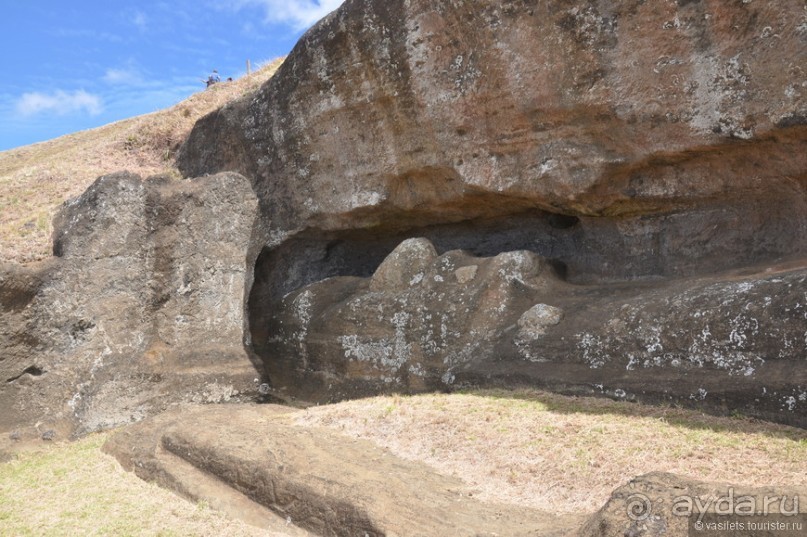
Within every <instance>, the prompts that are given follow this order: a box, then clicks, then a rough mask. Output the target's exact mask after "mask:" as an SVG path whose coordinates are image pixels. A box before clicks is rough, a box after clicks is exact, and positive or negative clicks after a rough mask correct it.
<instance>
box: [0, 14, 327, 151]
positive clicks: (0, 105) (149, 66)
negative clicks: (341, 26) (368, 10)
mask: <svg viewBox="0 0 807 537" xmlns="http://www.w3.org/2000/svg"><path fill="white" fill-rule="evenodd" d="M341 3H342V0H285V1H284V0H165V1H152V0H146V1H140V2H131V1H125V2H124V1H118V0H105V1H100V0H89V1H83V0H76V1H73V2H65V1H64V0H59V1H55V0H27V1H15V0H3V6H2V10H1V11H0V50H2V51H3V52H2V54H0V58H2V59H3V66H2V70H3V71H4V73H5V75H4V76H5V82H4V83H3V85H2V87H0V151H2V150H5V149H10V148H13V147H17V146H21V145H27V144H30V143H34V142H38V141H43V140H48V139H51V138H55V137H57V136H61V135H63V134H67V133H70V132H75V131H78V130H83V129H88V128H92V127H97V126H100V125H105V124H107V123H110V122H112V121H117V120H119V119H124V118H127V117H132V116H136V115H140V114H145V113H148V112H153V111H155V110H159V109H161V108H165V107H167V106H171V105H173V104H176V103H177V102H179V101H181V100H182V99H184V98H186V97H187V96H189V95H191V94H192V93H194V92H196V91H200V90H201V89H203V88H204V84H203V83H202V82H201V81H200V79H203V78H206V77H207V75H208V74H209V72H210V71H211V70H212V69H218V71H219V73H220V74H221V76H222V77H223V78H226V77H228V76H232V77H238V76H241V75H243V74H244V72H245V71H246V61H247V59H249V60H251V61H252V62H253V65H255V64H259V63H261V62H264V61H267V60H272V59H274V58H277V57H279V56H284V55H286V54H288V53H289V51H290V50H291V49H292V47H293V46H294V43H295V42H296V41H297V39H299V37H300V36H301V35H302V33H303V32H304V31H305V30H306V29H307V28H308V27H310V26H311V25H312V24H313V23H314V22H316V21H317V20H319V19H320V18H321V17H322V16H324V15H325V14H327V13H328V12H330V11H332V10H334V9H336V8H337V7H338V6H339V5H340V4H341Z"/></svg>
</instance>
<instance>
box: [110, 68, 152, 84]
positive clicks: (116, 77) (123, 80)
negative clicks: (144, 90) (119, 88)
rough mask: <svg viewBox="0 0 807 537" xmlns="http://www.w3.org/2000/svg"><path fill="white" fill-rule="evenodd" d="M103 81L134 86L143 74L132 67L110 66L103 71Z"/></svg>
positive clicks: (139, 81)
mask: <svg viewBox="0 0 807 537" xmlns="http://www.w3.org/2000/svg"><path fill="white" fill-rule="evenodd" d="M104 82H106V83H107V84H116V85H127V86H136V85H139V84H141V83H142V82H143V75H142V74H141V73H140V71H138V70H137V69H135V68H134V67H124V68H122V69H115V68H110V69H107V70H106V73H104Z"/></svg>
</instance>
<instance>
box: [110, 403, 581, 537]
mask: <svg viewBox="0 0 807 537" xmlns="http://www.w3.org/2000/svg"><path fill="white" fill-rule="evenodd" d="M290 412H293V411H291V410H290V409H289V408H286V407H273V406H270V405H262V406H248V405H241V406H239V407H238V408H233V407H221V406H210V407H207V408H204V409H195V410H193V411H191V412H187V411H185V412H181V413H165V414H163V415H161V416H159V417H157V418H156V419H151V420H149V421H147V422H144V423H141V424H138V425H135V426H132V427H129V428H127V429H124V430H122V431H121V432H119V433H118V434H116V435H115V436H114V437H113V438H112V439H111V440H110V442H109V443H107V445H106V447H105V450H106V451H107V452H109V453H111V454H113V455H114V456H115V457H117V458H118V460H119V461H120V462H121V464H122V465H123V466H124V467H125V468H127V469H129V470H131V471H134V472H135V473H136V474H137V475H139V476H141V477H142V478H144V479H147V480H151V481H156V482H158V483H160V484H162V485H163V486H168V487H169V488H173V489H174V490H176V491H178V492H180V493H182V494H184V495H186V496H190V497H191V498H192V499H194V500H200V499H206V497H205V496H204V491H203V490H202V491H201V492H200V483H201V485H202V487H204V486H205V485H206V484H207V483H208V479H209V478H213V479H215V480H217V481H218V482H219V483H220V484H221V485H224V486H227V487H229V488H231V489H234V490H235V491H237V493H238V494H239V495H241V496H242V501H241V509H239V510H238V512H242V510H243V507H244V506H249V505H253V506H254V504H258V505H260V506H263V507H264V508H266V509H269V510H271V511H272V512H273V513H275V516H277V517H280V520H284V521H291V522H292V523H293V524H294V525H295V526H298V527H300V528H303V529H304V530H309V531H311V532H313V533H314V534H315V535H323V536H340V535H344V536H356V535H371V536H380V535H389V536H406V535H419V536H431V535H434V536H443V535H457V536H491V537H492V536H494V535H510V536H519V535H523V536H527V535H532V536H539V535H540V536H553V535H557V536H560V535H568V534H569V533H570V532H571V531H573V530H575V529H577V528H578V527H579V526H580V525H581V524H582V522H583V519H584V516H583V515H582V514H581V515H579V516H574V515H572V516H570V515H563V516H558V515H553V514H550V513H543V512H540V511H535V510H532V509H527V508H523V507H515V506H508V505H494V504H486V503H482V502H479V501H478V500H476V499H474V498H473V497H472V495H471V494H470V491H469V490H468V489H467V487H466V485H465V484H464V483H462V482H461V481H459V480H458V479H454V478H449V477H445V476H442V475H439V474H437V473H435V472H434V471H433V470H431V469H430V468H428V467H427V466H425V465H422V464H419V463H414V462H409V461H405V460H403V459H399V458H397V457H395V456H393V455H391V454H390V453H388V452H386V451H384V450H382V449H380V448H378V447H377V446H376V445H374V444H373V443H371V442H368V441H364V440H356V439H352V438H348V437H346V436H342V435H340V434H338V433H335V432H332V431H330V430H327V429H308V428H302V427H297V426H293V425H291V423H290V422H291V420H289V419H288V417H289V414H290ZM200 424H204V425H203V426H200ZM194 469H195V472H194V471H193V470H194ZM251 509H254V507H253V508H251ZM255 522H257V523H258V524H259V525H261V526H264V527H272V526H270V524H271V521H255V520H253V523H255Z"/></svg>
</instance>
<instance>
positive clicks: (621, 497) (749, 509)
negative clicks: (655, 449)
mask: <svg viewBox="0 0 807 537" xmlns="http://www.w3.org/2000/svg"><path fill="white" fill-rule="evenodd" d="M805 494H807V488H804V487H800V488H796V487H766V488H749V487H742V486H735V485H730V484H719V483H706V482H703V481H697V480H694V479H688V478H686V477H683V476H678V475H675V474H666V473H660V472H656V473H651V474H646V475H643V476H639V477H637V478H635V479H633V480H631V482H630V483H628V484H626V485H624V486H622V487H620V488H618V489H617V490H615V491H614V493H613V494H612V495H611V499H610V500H608V502H607V503H606V504H605V506H603V508H602V509H601V510H600V511H599V512H598V513H597V514H596V515H594V516H592V517H591V518H590V519H589V520H588V522H586V524H585V526H584V527H583V528H582V530H581V531H580V533H579V535H580V536H581V537H626V536H629V537H662V536H669V537H675V536H681V537H684V536H690V535H697V534H701V533H703V534H706V533H708V534H713V535H754V536H760V537H761V536H771V537H772V536H774V535H794V536H795V535H800V534H801V533H802V532H803V531H804V527H805V526H804V524H805V523H807V506H805V505H804V504H803V498H804V497H805ZM800 500H801V501H800ZM753 514H755V515H756V516H752V515H753ZM699 522H700V524H701V525H698V523H699ZM752 523H755V524H758V526H757V527H751V526H750V524H752ZM709 524H714V526H711V527H710V526H708V525H709ZM718 524H724V526H722V528H721V527H720V526H718ZM729 524H734V526H733V527H730V526H729ZM766 524H767V526H766ZM777 524H780V526H777Z"/></svg>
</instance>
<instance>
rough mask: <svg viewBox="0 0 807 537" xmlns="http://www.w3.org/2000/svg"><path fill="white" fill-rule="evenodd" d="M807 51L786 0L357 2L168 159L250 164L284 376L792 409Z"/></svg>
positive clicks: (799, 408) (293, 384) (805, 192)
mask: <svg viewBox="0 0 807 537" xmlns="http://www.w3.org/2000/svg"><path fill="white" fill-rule="evenodd" d="M804 65H807V12H806V11H805V9H804V5H803V3H802V2H799V1H797V0H788V1H785V2H777V3H775V4H773V3H770V2H768V3H763V2H717V1H702V2H673V1H664V2H644V1H630V2H615V1H605V0H603V1H596V2H577V1H563V2H537V1H528V0H525V1H518V2H495V1H484V0H481V1H475V2H455V1H438V0H410V1H403V0H398V1H390V2H378V1H372V0H348V1H347V2H346V3H345V4H344V6H343V7H342V8H341V9H340V10H338V11H337V12H336V13H334V14H332V15H331V16H329V17H328V18H326V19H325V20H324V21H322V22H321V23H320V24H319V25H318V26H317V27H315V28H314V29H312V30H311V31H310V32H308V33H307V34H306V35H305V36H304V37H303V39H302V40H301V41H300V43H299V44H298V46H297V47H296V48H295V50H294V52H293V53H292V54H291V55H290V56H289V58H288V60H287V61H286V62H285V64H284V65H283V67H282V68H281V70H280V71H279V73H278V75H277V76H276V77H275V78H274V79H273V80H272V81H270V82H269V83H267V84H266V85H265V86H264V87H263V88H262V89H261V90H260V91H259V92H258V93H257V94H256V95H254V96H251V97H249V98H247V99H244V100H242V101H240V102H237V103H235V104H232V105H230V106H227V107H225V108H223V109H221V110H219V111H218V112H215V113H214V114H212V115H210V116H208V117H207V118H204V119H203V120H201V121H200V122H199V123H198V124H197V126H196V127H195V129H194V131H193V133H192V134H191V137H190V139H189V141H188V142H187V143H186V144H185V146H184V148H183V150H182V152H181V156H180V159H179V163H180V166H181V168H182V169H183V170H184V171H185V173H186V174H188V175H199V174H202V173H209V172H214V171H220V170H236V171H239V172H241V173H243V174H244V175H245V176H247V177H249V178H251V180H252V182H253V186H254V188H255V191H256V192H257V193H258V197H259V199H260V206H261V212H262V214H263V217H264V220H263V224H262V228H261V231H262V236H261V240H262V241H263V246H264V248H263V251H262V253H261V255H260V256H259V257H258V259H257V262H256V269H255V270H256V280H255V285H254V287H253V289H252V290H251V294H250V299H249V302H248V309H249V313H248V317H249V319H250V330H251V336H252V342H253V348H254V350H255V352H256V354H257V355H258V356H260V357H262V358H263V361H264V363H265V364H266V368H267V372H268V373H269V380H270V382H271V383H272V384H273V386H274V387H276V388H278V389H280V390H283V391H285V393H288V394H291V395H295V396H299V397H304V398H308V399H313V400H331V399H338V398H341V397H350V396H353V395H358V394H366V393H374V392H377V391H381V390H422V389H436V388H447V387H453V386H457V385H478V384H487V383H503V384H510V383H514V382H526V383H530V384H539V385H543V386H548V387H551V388H553V389H558V390H563V391H570V392H586V393H604V394H608V395H610V396H612V397H619V398H630V399H645V400H667V401H670V400H671V401H675V402H678V403H684V404H691V405H699V406H702V407H704V408H710V409H712V410H715V411H725V412H744V413H750V414H752V415H757V416H764V417H766V418H771V419H777V420H781V421H785V422H788V423H797V424H801V425H804V424H805V423H807V422H805V419H806V418H805V416H807V391H806V390H807V376H805V367H804V366H805V362H804V360H805V359H806V358H807V315H805V311H804V308H805V303H807V297H805V296H804V288H805V281H804V274H805V272H804V266H805V263H804V261H803V260H804V259H805V258H807V127H806V126H805V118H806V117H807V114H806V113H805V112H807V100H805V92H807V74H806V73H805V72H804V67H803V66H804ZM418 237H424V238H427V239H429V241H431V244H433V247H432V246H430V245H427V244H426V243H425V242H422V241H421V242H418V241H416V242H406V241H407V240H408V239H413V238H418ZM399 245H400V246H399ZM396 248H397V249H396ZM393 250H395V251H394V252H393ZM455 250H463V251H465V252H466V253H462V252H459V251H455ZM391 252H392V254H391ZM390 254H391V255H390ZM388 255H389V256H390V257H387V256H388ZM438 256H439V257H438ZM476 257H484V258H492V259H476ZM385 259H386V260H385ZM413 263H414V264H413ZM418 263H420V264H418ZM511 264H512V265H513V267H518V268H517V269H516V268H513V270H515V271H516V272H515V273H513V274H511V273H510V272H508V271H510V268H508V267H509V266H510V265H511ZM391 267H394V270H393V269H392V268H391ZM390 270H393V271H392V272H390ZM766 270H768V271H767V272H766ZM395 271H398V272H395ZM519 271H520V272H519ZM390 274H397V275H395V276H394V277H393V276H390ZM530 282H532V283H530Z"/></svg>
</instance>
